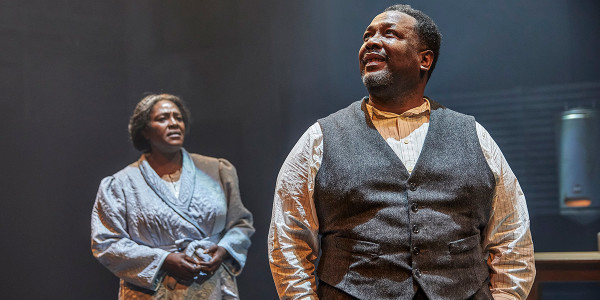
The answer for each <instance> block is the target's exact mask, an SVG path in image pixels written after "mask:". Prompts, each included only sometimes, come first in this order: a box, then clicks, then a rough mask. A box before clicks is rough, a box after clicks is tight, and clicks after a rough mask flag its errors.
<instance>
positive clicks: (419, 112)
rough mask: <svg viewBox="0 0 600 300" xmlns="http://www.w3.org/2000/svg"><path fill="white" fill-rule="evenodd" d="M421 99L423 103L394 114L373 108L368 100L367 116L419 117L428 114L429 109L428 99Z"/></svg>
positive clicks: (380, 117)
mask: <svg viewBox="0 0 600 300" xmlns="http://www.w3.org/2000/svg"><path fill="white" fill-rule="evenodd" d="M423 100H424V101H423V104H421V105H420V106H417V107H414V108H411V109H409V110H407V111H405V112H403V113H401V114H396V113H393V112H389V111H383V110H379V109H377V108H375V107H374V106H373V105H371V104H370V103H369V102H367V103H366V107H367V112H368V113H369V116H370V117H371V118H377V119H395V118H404V119H407V118H416V117H421V116H423V115H428V114H429V112H430V111H431V106H430V104H429V99H427V98H423Z"/></svg>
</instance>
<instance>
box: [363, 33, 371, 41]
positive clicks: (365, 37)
mask: <svg viewBox="0 0 600 300" xmlns="http://www.w3.org/2000/svg"><path fill="white" fill-rule="evenodd" d="M370 37H371V34H365V35H364V36H363V41H365V42H366V41H367V40H368V39H369V38H370Z"/></svg>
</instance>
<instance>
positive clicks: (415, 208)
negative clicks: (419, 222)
mask: <svg viewBox="0 0 600 300" xmlns="http://www.w3.org/2000/svg"><path fill="white" fill-rule="evenodd" d="M410 210H412V211H413V212H417V211H419V205H418V204H416V203H413V204H412V205H411V206H410Z"/></svg>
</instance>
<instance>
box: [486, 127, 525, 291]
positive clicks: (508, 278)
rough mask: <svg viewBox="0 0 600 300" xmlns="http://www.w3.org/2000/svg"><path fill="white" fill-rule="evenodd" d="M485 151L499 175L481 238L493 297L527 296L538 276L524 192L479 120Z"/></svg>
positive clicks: (489, 161) (496, 174)
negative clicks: (487, 254) (490, 210)
mask: <svg viewBox="0 0 600 300" xmlns="http://www.w3.org/2000/svg"><path fill="white" fill-rule="evenodd" d="M477 134H478V136H479V141H480V144H481V148H482V150H483V153H484V155H485V157H486V160H487V161H488V165H489V166H490V168H491V169H492V172H493V173H494V176H495V177H496V191H495V195H494V199H493V203H492V212H491V217H490V220H489V222H488V225H487V227H486V231H485V236H484V239H483V241H482V243H483V249H484V251H487V252H489V257H488V265H489V267H490V282H491V285H492V286H491V291H492V295H493V297H494V299H525V298H526V297H527V295H528V294H529V290H530V289H531V286H532V285H533V280H534V278H535V263H534V252H533V242H532V239H531V232H530V229H529V213H528V211H527V204H526V202H525V195H524V194H523V190H522V189H521V186H520V185H519V182H518V181H517V178H516V176H515V174H514V173H513V171H512V170H511V169H510V166H509V165H508V162H507V161H506V159H505V158H504V155H503V154H502V152H501V151H500V148H499V147H498V145H497V144H496V143H495V142H494V140H493V139H492V138H491V136H490V135H489V133H488V132H487V131H486V130H485V129H484V128H483V127H482V126H481V125H480V124H477Z"/></svg>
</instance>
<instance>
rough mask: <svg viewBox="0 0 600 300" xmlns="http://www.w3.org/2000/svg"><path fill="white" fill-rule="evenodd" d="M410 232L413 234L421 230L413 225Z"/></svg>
mask: <svg viewBox="0 0 600 300" xmlns="http://www.w3.org/2000/svg"><path fill="white" fill-rule="evenodd" d="M412 231H413V232H414V233H419V231H421V229H420V228H419V225H413V228H412Z"/></svg>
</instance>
